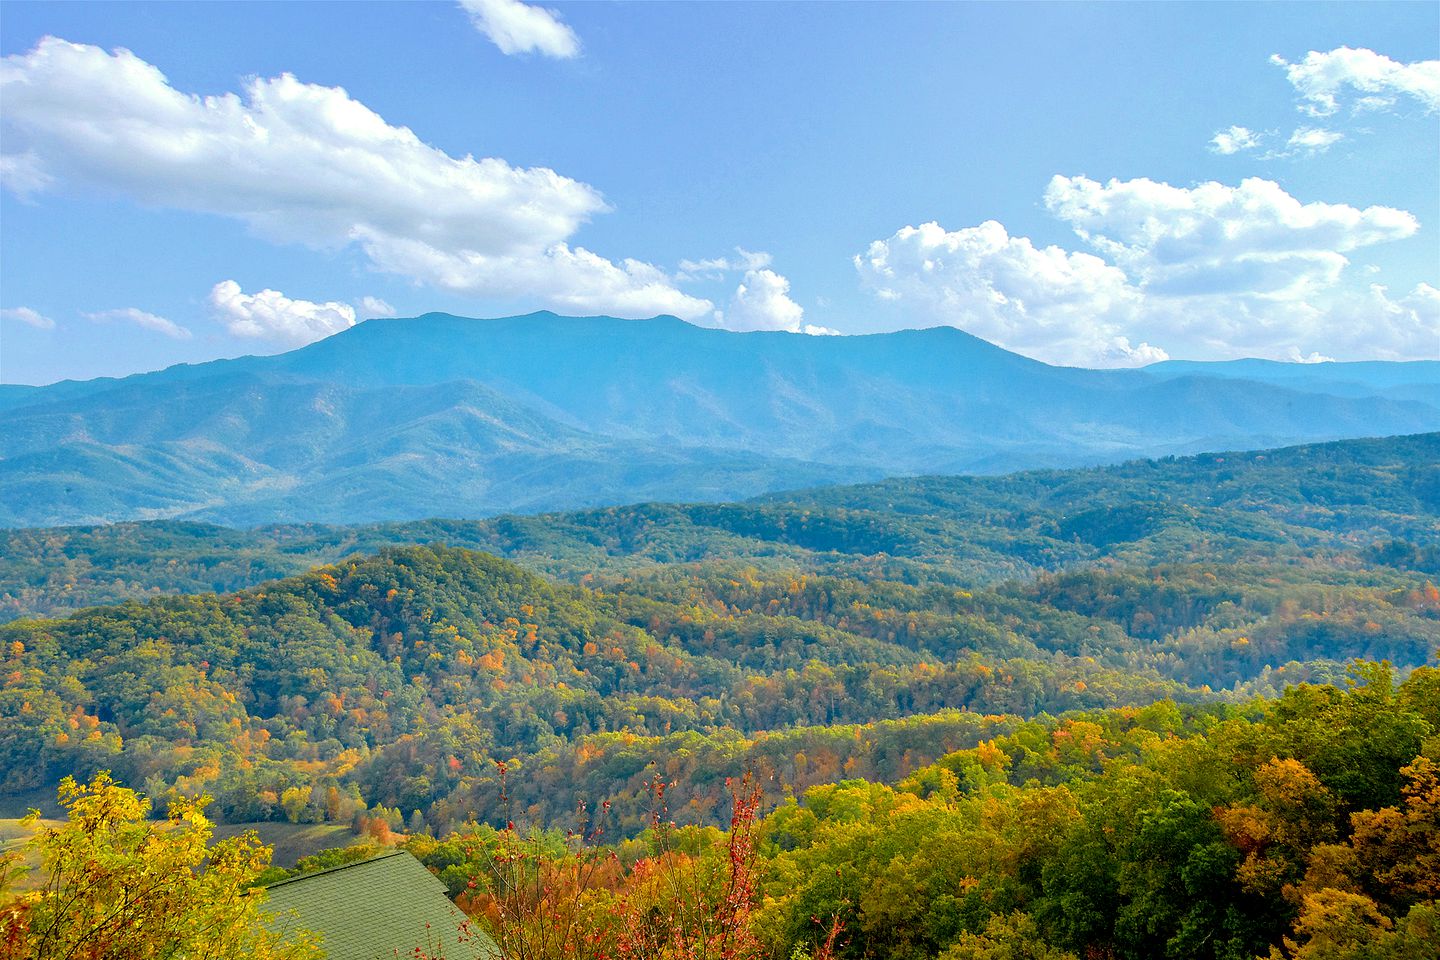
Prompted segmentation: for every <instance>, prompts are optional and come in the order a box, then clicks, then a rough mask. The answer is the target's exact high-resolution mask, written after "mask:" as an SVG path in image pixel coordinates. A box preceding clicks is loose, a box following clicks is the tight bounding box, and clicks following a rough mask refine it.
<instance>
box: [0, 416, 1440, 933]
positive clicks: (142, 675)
mask: <svg viewBox="0 0 1440 960" xmlns="http://www.w3.org/2000/svg"><path fill="white" fill-rule="evenodd" d="M1437 547H1440V435H1427V436H1421V437H1402V438H1392V439H1387V440H1377V441H1354V442H1345V443H1337V444H1326V445H1319V446H1312V447H1302V448H1293V449H1287V450H1277V451H1268V452H1263V453H1253V454H1225V455H1214V456H1205V457H1197V458H1191V459H1187V460H1167V461H1157V462H1142V463H1134V464H1126V465H1122V466H1119V467H1113V468H1106V469H1103V470H1086V471H1071V472H1050V473H1036V474H1019V475H1015V476H1012V477H1005V478H989V479H976V478H922V479H919V480H912V481H885V482H882V483H877V484H871V485H866V486H860V487H839V488H827V489H819V490H812V491H803V492H799V493H795V494H790V495H786V496H783V497H772V498H766V499H763V500H757V501H751V502H746V503H739V504H718V505H699V506H694V505H691V506H687V505H668V504H655V505H642V506H635V507H626V508H614V509H605V510H596V511H588V512H582V513H572V514H556V515H547V516H538V517H506V518H500V519H496V520H491V521H481V522H472V521H463V522H462V521H443V520H435V521H427V522H423V523H414V524H394V525H378V526H369V527H352V528H330V527H315V526H307V527H271V528H260V529H256V530H230V529H225V528H217V527H209V526H205V525H198V524H175V523H156V524H139V525H124V526H117V527H106V528H77V529H50V530H27V531H13V532H10V533H8V534H6V535H5V541H4V551H3V555H0V583H3V584H4V591H5V603H6V604H7V605H8V611H9V614H10V616H12V617H14V619H13V620H12V621H11V622H9V623H7V624H4V625H0V658H3V660H4V663H3V685H0V798H3V799H6V800H7V802H8V803H9V804H10V805H11V806H15V807H23V806H26V805H28V804H31V803H34V802H36V799H37V798H39V797H41V796H44V795H45V794H51V795H53V790H54V785H55V783H56V782H58V781H59V780H60V779H61V778H62V777H64V776H74V777H76V778H77V779H79V780H82V781H85V780H90V779H91V778H93V777H94V776H95V775H96V773H97V772H98V771H111V772H112V773H113V775H114V776H115V778H116V779H117V780H119V781H120V782H121V783H123V784H127V785H130V786H132V787H134V788H135V789H137V790H139V791H141V792H142V793H143V794H145V795H146V796H148V797H149V798H151V800H152V801H153V804H154V810H155V812H156V813H157V814H160V813H164V812H165V811H167V810H169V809H171V808H174V809H181V810H183V809H187V808H186V807H185V806H184V804H185V803H187V802H188V800H186V799H184V798H193V797H197V796H201V795H205V796H210V797H213V798H214V800H213V803H212V804H211V806H210V808H209V813H210V815H212V816H214V817H215V818H216V819H218V820H220V821H222V822H228V823H232V824H236V823H255V822H257V821H261V822H263V821H271V822H279V823H293V824H316V825H323V824H336V825H342V826H353V827H355V828H356V829H358V830H360V831H361V832H362V833H364V834H366V835H367V836H369V837H372V838H376V839H378V840H379V841H381V842H393V841H394V840H395V839H397V838H400V839H402V840H403V842H404V843H405V844H406V846H407V847H408V848H409V849H411V850H412V852H414V853H416V855H417V856H420V857H421V859H422V860H423V861H424V862H426V863H427V864H428V865H429V866H431V867H432V869H434V870H435V871H436V872H437V873H438V874H439V875H440V876H441V878H442V879H444V880H445V882H446V883H447V885H448V886H449V888H450V890H451V893H452V894H453V895H455V896H456V897H457V900H458V902H460V903H461V904H462V906H466V907H467V909H471V910H472V911H473V912H476V915H477V916H492V917H493V916H500V915H503V911H502V913H501V914H496V913H495V910H498V909H500V908H501V907H502V906H503V904H504V897H505V896H507V895H508V894H506V893H505V890H504V889H502V888H499V887H495V886H494V877H495V875H496V874H495V869H496V865H497V864H504V863H511V862H513V861H512V860H511V859H507V857H508V856H509V855H508V854H505V853H504V851H505V850H506V849H509V848H508V847H507V846H506V844H510V843H514V842H516V840H515V838H516V837H517V836H518V835H519V834H517V833H516V830H517V829H519V830H520V831H521V833H523V832H524V831H527V830H534V831H537V832H535V833H533V834H531V835H530V836H531V837H532V839H531V840H528V841H525V842H526V843H529V844H531V849H533V850H535V851H539V853H538V854H537V855H538V856H539V861H537V862H538V863H540V866H538V867H537V868H536V869H542V872H543V871H544V870H548V871H552V872H553V875H554V876H555V877H560V876H571V877H573V878H578V877H580V876H581V875H582V873H583V875H584V876H587V877H591V876H592V875H591V874H589V873H584V872H583V871H581V872H580V873H577V872H574V871H575V869H578V868H576V867H575V865H576V864H579V863H581V862H582V861H583V862H597V863H598V862H599V861H587V860H585V858H586V857H594V856H597V855H603V857H608V858H610V859H607V860H604V862H605V863H608V864H611V865H610V866H607V867H605V868H604V869H603V870H601V871H600V872H599V873H596V874H594V875H593V877H592V879H591V880H587V881H585V882H584V883H580V882H579V881H578V880H576V883H577V884H578V886H577V887H576V889H575V890H574V891H572V894H573V896H572V897H571V900H570V901H568V902H569V903H570V904H571V906H572V907H573V908H574V909H576V910H581V911H582V912H583V913H584V916H585V917H587V918H588V919H587V920H586V924H587V925H588V926H587V927H586V929H588V930H590V931H591V933H590V936H591V937H592V940H591V942H592V944H594V943H601V942H611V941H606V940H605V938H606V937H611V938H612V939H613V938H617V937H618V938H619V940H614V942H621V941H623V940H624V938H625V936H627V934H625V933H624V932H623V931H622V930H620V929H619V928H618V927H616V926H615V924H616V923H618V922H619V921H617V920H616V919H615V918H617V917H624V916H627V915H628V914H627V913H626V910H629V909H631V908H632V907H633V905H634V904H635V903H638V902H642V901H643V902H647V903H651V904H652V906H651V907H649V908H647V909H650V910H652V912H653V910H655V909H661V905H660V901H655V900H653V899H652V900H645V899H644V897H645V896H652V897H653V895H654V890H655V887H654V884H655V882H657V881H656V880H655V878H656V877H657V876H665V875H667V874H666V871H673V870H682V867H683V870H682V872H684V871H692V872H693V871H701V872H702V873H703V872H704V871H705V870H710V871H711V872H710V873H707V874H705V875H706V876H710V877H712V879H713V878H714V877H719V876H722V874H723V873H724V869H722V868H724V864H725V863H726V859H725V858H726V857H727V856H732V857H733V848H734V843H735V840H734V838H735V837H736V836H739V835H740V834H737V833H736V832H735V831H736V830H737V829H740V828H739V827H736V826H735V824H736V823H737V821H736V820H735V819H734V814H733V812H732V811H733V809H734V808H732V806H731V801H732V794H733V793H734V784H735V783H737V782H744V783H750V784H753V785H754V788H755V791H756V792H755V797H754V804H755V805H754V807H753V808H752V816H754V817H756V818H758V819H756V821H755V824H756V825H755V828H754V831H755V832H754V835H753V838H752V839H753V843H752V842H751V840H747V841H746V843H747V844H749V846H747V847H746V849H747V851H749V853H747V856H749V857H752V858H753V860H754V863H753V864H752V865H751V867H747V868H746V869H750V870H753V876H751V877H750V879H749V880H747V881H746V882H747V883H753V899H748V898H749V897H750V895H749V894H747V899H746V900H745V904H746V905H745V906H744V910H743V911H742V913H743V917H742V916H741V915H740V914H736V915H735V918H734V921H735V925H738V926H736V929H742V928H743V930H744V931H746V933H745V936H746V937H747V938H749V939H748V940H747V941H746V942H747V943H751V944H752V946H753V947H754V950H756V951H759V952H757V953H753V954H747V955H753V956H756V957H759V956H762V955H764V956H773V957H782V958H783V957H790V956H792V955H795V956H804V955H807V954H805V953H804V951H806V950H812V949H813V950H815V951H817V952H816V954H815V955H816V956H824V955H827V951H828V952H829V955H834V954H837V953H838V955H841V956H846V957H855V958H861V957H895V958H905V960H908V958H916V960H920V958H931V957H945V958H947V960H960V958H980V957H992V958H993V957H1007V956H1038V957H1044V958H1046V960H1067V958H1071V957H1092V956H1093V957H1115V958H1131V957H1133V958H1137V960H1138V958H1141V957H1159V956H1164V957H1175V958H1180V957H1215V958H1227V960H1228V958H1241V957H1255V956H1260V955H1263V954H1264V953H1265V952H1267V951H1269V950H1270V949H1272V948H1274V949H1275V950H1277V951H1280V952H1279V953H1277V954H1276V955H1277V956H1285V957H1296V958H1299V957H1321V956H1327V957H1328V956H1335V957H1352V956H1353V957H1355V958H1357V960H1358V958H1360V957H1396V958H1400V957H1407V956H1417V955H1424V953H1423V951H1424V950H1427V949H1429V948H1428V947H1427V946H1426V945H1427V944H1433V943H1434V942H1435V937H1436V936H1437V929H1440V918H1437V914H1436V912H1435V910H1434V906H1433V901H1434V898H1435V893H1436V890H1435V889H1434V885H1433V881H1432V880H1430V879H1428V878H1429V877H1432V876H1434V875H1435V870H1434V869H1433V868H1434V867H1435V865H1436V864H1440V853H1437V850H1440V819H1437V818H1440V812H1437V811H1440V806H1437V804H1436V801H1435V791H1436V786H1435V784H1436V782H1437V781H1436V779H1435V777H1436V774H1435V770H1436V766H1435V764H1436V763H1437V762H1440V757H1437V753H1436V752H1437V744H1440V682H1437V680H1436V677H1437V673H1436V671H1435V670H1434V669H1432V668H1431V667H1430V666H1427V665H1428V664H1433V663H1434V659H1435V655H1436V652H1437V650H1440V589H1437V587H1436V585H1435V581H1436V580H1437V578H1440V567H1437ZM317 564H318V565H317ZM297 571H303V572H297ZM207 588H212V589H207ZM217 588H218V589H217ZM102 600H103V601H107V602H108V605H102V606H88V607H87V608H86V609H82V610H78V611H73V612H68V613H67V615H65V616H61V617H53V618H48V619H47V618H43V617H35V616H33V614H36V613H46V612H62V611H66V610H67V608H68V607H74V606H80V605H85V604H89V603H92V602H94V601H102ZM27 615H28V616H27ZM657 785H663V804H664V812H663V825H665V827H666V830H669V831H671V832H670V833H668V834H666V835H667V836H668V837H670V839H671V841H674V842H678V843H679V844H680V847H677V848H674V849H668V848H667V850H661V849H660V848H659V847H657V846H656V844H657V842H658V841H657V832H656V831H657V829H659V827H660V826H661V825H662V821H661V820H660V819H657V809H656V803H657V792H656V791H657ZM577 810H589V811H592V812H594V811H603V821H604V835H603V838H599V839H596V840H595V841H594V842H595V843H596V844H599V845H598V846H590V845H588V842H581V843H580V846H579V847H577V846H576V843H577V841H576V839H575V838H576V837H577V836H581V835H582V834H575V833H571V834H569V835H568V839H567V835H566V834H565V832H564V831H565V829H566V827H567V825H570V824H572V823H573V822H574V820H575V817H576V816H577ZM515 823H519V824H521V825H522V826H521V827H520V828H514V827H512V826H511V825H512V824H515ZM671 824H673V826H670V825H671ZM727 824H728V825H730V826H731V828H732V830H731V833H730V834H729V836H730V837H731V839H730V840H729V841H725V840H724V839H723V838H724V837H725V836H726V835H725V834H723V833H722V832H721V831H720V829H717V828H723V827H725V826H727ZM745 829H746V830H747V831H748V830H749V828H748V827H747V828H745ZM547 831H548V832H547ZM675 831H678V833H677V832H675ZM744 835H745V836H747V837H748V836H750V834H749V833H748V832H747V833H745V834H744ZM407 838H408V839H407ZM507 838H508V839H507ZM727 843H728V844H729V846H728V847H727ZM582 847H583V848H584V849H582ZM365 849H370V848H357V851H358V852H354V853H352V852H341V851H335V852H333V853H331V854H326V855H323V856H322V857H321V858H319V860H318V861H316V862H317V863H318V864H319V865H324V864H326V863H335V862H341V861H343V860H344V859H345V858H347V857H352V856H355V855H363V854H364V851H365ZM727 849H729V850H731V854H727V853H726V850H727ZM587 851H588V852H587ZM940 851H943V855H940V853H939V852H940ZM576 858H580V859H578V860H577V859H576ZM707 863H709V864H711V865H712V866H711V867H705V866H704V864H707ZM687 864H688V866H686V865H687ZM567 865H569V866H567ZM733 867H734V865H733V864H732V865H731V868H725V869H733ZM300 869H305V866H304V865H303V864H302V865H301V867H300ZM567 871H570V872H568V873H567ZM715 871H720V872H719V873H716V872H715ZM546 875H547V876H549V875H551V874H546ZM687 875H688V874H687ZM487 877H488V878H490V879H488V880H487ZM597 878H598V879H597ZM707 882H709V881H707ZM647 885H648V886H647ZM746 889H751V887H747V888H746ZM646 890H649V891H651V892H650V893H649V894H645V893H644V891H646ZM637 897H638V898H639V899H638V900H637V899H635V898H637ZM616 898H619V899H616ZM662 899H663V898H662ZM626 904H630V906H626ZM497 905H498V906H497ZM732 906H734V904H732ZM737 909H738V908H737ZM487 910H488V911H490V912H489V913H486V911H487ZM577 916H578V914H577ZM606 918H610V919H608V920H607V919H606ZM647 922H648V921H647ZM826 923H828V924H829V926H828V928H827V927H826V926H825V924H826ZM607 924H610V926H607ZM622 926H623V924H622ZM827 929H828V930H829V932H830V934H834V936H830V937H828V939H827V935H826V930H827ZM842 929H843V931H844V933H843V936H841V935H839V934H838V933H837V931H840V930H842ZM607 930H608V931H610V932H609V933H606V932H605V931H607ZM500 932H503V931H500ZM632 932H633V931H632ZM1427 938H1428V939H1427ZM1336 943H1340V944H1341V945H1342V946H1343V947H1344V950H1350V951H1351V952H1349V953H1346V952H1344V950H1342V949H1340V948H1336V950H1331V952H1328V953H1327V952H1325V951H1327V950H1330V948H1331V947H1332V946H1334V944H1336ZM1346 945H1348V946H1346ZM1417 949H1418V950H1421V951H1422V952H1421V953H1418V954H1417V953H1415V951H1416V950H1417ZM795 950H800V951H802V952H801V953H799V954H795V953H794V951H795ZM1022 950H1028V951H1030V952H1028V953H1026V952H1019V951H1022ZM1006 951H1009V952H1006ZM1307 951H1309V952H1307ZM1336 951H1338V952H1336ZM1357 951H1358V952H1357ZM613 955H618V954H613ZM593 956H595V957H596V958H597V960H598V958H600V957H601V956H603V955H602V954H593Z"/></svg>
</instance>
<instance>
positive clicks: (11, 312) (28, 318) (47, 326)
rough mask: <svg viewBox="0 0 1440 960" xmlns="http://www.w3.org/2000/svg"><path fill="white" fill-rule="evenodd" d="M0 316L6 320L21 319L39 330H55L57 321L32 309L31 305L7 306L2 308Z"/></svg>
mask: <svg viewBox="0 0 1440 960" xmlns="http://www.w3.org/2000/svg"><path fill="white" fill-rule="evenodd" d="M0 317H4V318H5V319H6V320H19V321H20V322H21V323H23V324H25V325H27V326H31V327H35V328H36V329H37V330H54V329H55V321H54V320H51V319H50V318H49V317H47V316H43V315H41V314H39V313H36V312H35V311H34V310H31V309H30V308H29V307H6V308H5V309H4V310H0Z"/></svg>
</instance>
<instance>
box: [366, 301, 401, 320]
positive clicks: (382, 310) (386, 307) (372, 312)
mask: <svg viewBox="0 0 1440 960" xmlns="http://www.w3.org/2000/svg"><path fill="white" fill-rule="evenodd" d="M360 313H361V314H363V315H364V316H365V317H367V318H368V317H393V316H395V308H394V307H392V306H390V304H388V303H386V302H385V301H384V300H381V299H380V298H379V297H361V298H360Z"/></svg>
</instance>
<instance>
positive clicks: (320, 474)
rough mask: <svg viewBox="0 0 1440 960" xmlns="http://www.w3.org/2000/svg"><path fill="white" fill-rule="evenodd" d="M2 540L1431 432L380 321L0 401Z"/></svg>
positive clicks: (1340, 377)
mask: <svg viewBox="0 0 1440 960" xmlns="http://www.w3.org/2000/svg"><path fill="white" fill-rule="evenodd" d="M0 412H3V423H0V524H4V525H9V526H34V525H40V524H75V523H86V522H100V521H112V520H126V519H145V518H152V519H153V518H164V517H169V518H179V517H185V518H194V519H205V520H212V521H217V522H223V523H241V524H246V523H262V522H272V521H321V522H331V523H351V522H361V521H370V520H386V519H410V518H419V517H428V516H456V517H479V516H486V515H491V514H495V513H499V512H504V511H519V510H524V511H532V510H545V509H566V508H574V507H584V506H593V505H600V504H610V503H623V502H635V501H639V500H647V499H685V500H692V501H693V500H725V499H732V498H736V497H742V496H750V495H754V494H758V493H763V492H767V491H774V490H781V489H792V488H797V487H802V486H807V485H813V484H816V483H824V482H848V481H855V480H865V479H873V478H877V477H881V476H894V475H910V474H920V473H954V472H980V473H996V472H1001V471H1004V470H1014V469H1023V468H1029V467H1063V466H1073V465H1081V464H1091V463H1103V462H1115V461H1119V460H1124V459H1127V458H1133V457H1136V456H1159V455H1166V454H1183V453H1190V452H1196V451H1202V450H1218V449H1243V448H1252V449H1253V448H1258V447H1264V446H1277V445H1280V444H1284V443H1293V442H1303V441H1309V440H1324V439H1334V438H1343V437H1355V436H1373V435H1380V434H1403V433H1415V432H1422V431H1427V430H1435V429H1437V428H1440V363H1424V362H1421V363H1395V364H1383V363H1380V364H1376V363H1369V364H1313V365H1304V364H1263V363H1250V362H1242V363H1239V364H1161V365H1158V366H1157V367H1153V368H1147V369H1146V370H1139V371H1136V370H1126V371H1095V370H1079V369H1071V368H1061V367H1052V366H1048V365H1046V364H1043V363H1039V362H1036V361H1033V360H1028V359H1025V358H1023V357H1020V356H1017V355H1015V354H1012V353H1008V352H1006V351H1004V350H1001V349H1000V348H998V347H995V346H993V345H991V344H988V343H986V342H984V341H982V340H978V339H976V338H975V337H972V336H969V335H967V334H965V333H963V332H961V331H959V330H955V329H951V328H936V329H931V330H912V331H902V332H898V333H890V334H878V335H872V336H857V337H808V336H800V335H794V334H786V333H745V334H738V333H729V332H724V331H719V330H711V329H703V328H700V327H695V326H692V325H689V324H685V323H683V322H681V321H679V320H676V319H674V318H657V319H654V320H648V321H625V320H616V319H612V318H604V317H598V318H584V319H576V318H563V317H557V316H555V315H553V314H534V315H530V316H525V317H514V318H509V319H503V320H485V321H481V320H469V319H462V318H458V317H451V316H446V315H441V314H429V315H426V316H424V317H419V318H415V319H405V320H372V321H368V322H366V323H364V324H360V325H359V326H357V327H355V328H353V329H351V330H348V331H346V332H344V333H341V334H338V335H336V336H333V337H331V338H329V339H327V340H324V341H321V342H319V343H316V344H312V345H310V346H308V347H305V348H302V349H300V350H296V351H293V352H291V353H286V354H282V355H279V356H274V357H263V358H261V357H247V358H242V359H238V360H226V361H216V362H213V363H206V364H199V365H194V366H179V367H173V368H170V369H168V370H164V371H160V372H157V373H153V374H145V375H140V376H134V377H129V378H126V379H123V380H94V381H86V382H64V383H60V384H55V385H52V386H48V387H19V386H3V387H0Z"/></svg>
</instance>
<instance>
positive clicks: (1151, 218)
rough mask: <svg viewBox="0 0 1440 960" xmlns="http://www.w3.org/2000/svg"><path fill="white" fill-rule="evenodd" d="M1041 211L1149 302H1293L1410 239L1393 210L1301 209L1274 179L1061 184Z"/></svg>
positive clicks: (1406, 221)
mask: <svg viewBox="0 0 1440 960" xmlns="http://www.w3.org/2000/svg"><path fill="white" fill-rule="evenodd" d="M1045 206H1046V207H1047V208H1048V209H1049V210H1050V212H1051V213H1052V214H1054V215H1055V216H1057V217H1059V218H1060V219H1061V220H1063V221H1065V222H1066V223H1068V224H1069V225H1070V226H1071V227H1072V228H1073V229H1074V230H1075V232H1076V233H1077V234H1078V235H1079V236H1080V237H1081V238H1082V239H1084V240H1086V241H1087V242H1089V243H1090V244H1091V245H1092V246H1094V247H1095V248H1096V249H1097V250H1099V251H1100V252H1101V253H1103V254H1105V255H1106V256H1107V257H1109V258H1110V260H1111V261H1112V262H1114V263H1115V264H1116V266H1118V267H1120V268H1121V269H1123V270H1125V272H1126V274H1127V275H1128V276H1129V277H1130V278H1131V280H1132V281H1133V282H1135V283H1137V284H1138V285H1140V286H1142V287H1144V288H1145V289H1146V291H1147V292H1150V293H1164V294H1173V295H1201V294H1246V295H1254V296H1269V297H1281V298H1290V297H1296V296H1303V295H1304V294H1305V293H1306V292H1307V291H1312V290H1315V289H1319V288H1323V287H1328V286H1330V285H1331V284H1333V283H1334V282H1335V281H1336V280H1337V279H1338V278H1339V274H1340V271H1341V270H1343V269H1344V267H1345V265H1346V264H1347V263H1348V262H1349V261H1348V260H1347V259H1346V258H1345V256H1344V254H1345V253H1347V252H1349V251H1351V250H1355V249H1356V248H1358V247H1364V246H1369V245H1371V244H1375V243H1380V242H1382V241H1387V240H1400V239H1403V238H1405V237H1409V236H1411V235H1413V234H1414V233H1415V231H1416V230H1418V229H1419V224H1418V223H1417V222H1416V220H1415V217H1414V216H1412V215H1411V214H1409V213H1407V212H1405V211H1404V210H1396V209H1394V208H1392V207H1379V206H1376V207H1367V208H1365V209H1363V210H1360V209H1357V208H1355V207H1351V206H1348V205H1346V204H1329V203H1301V202H1300V201H1299V200H1297V199H1295V198H1294V197H1292V196H1290V195H1289V194H1288V193H1286V192H1285V190H1284V189H1283V188H1281V186H1280V185H1279V184H1277V183H1275V182H1273V181H1270V180H1261V179H1258V178H1253V177H1252V178H1249V179H1246V180H1243V181H1241V183H1240V185H1239V186H1238V187H1231V186H1226V185H1225V184H1221V183H1215V182H1209V183H1202V184H1199V185H1197V186H1194V187H1173V186H1171V185H1169V184H1167V183H1157V182H1156V181H1153V180H1147V179H1138V180H1128V181H1120V180H1111V181H1110V182H1109V183H1105V184H1101V183H1097V182H1096V181H1094V180H1090V179H1088V178H1086V177H1062V176H1057V177H1055V178H1053V179H1052V180H1051V181H1050V185H1049V187H1048V188H1047V189H1046V191H1045Z"/></svg>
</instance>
